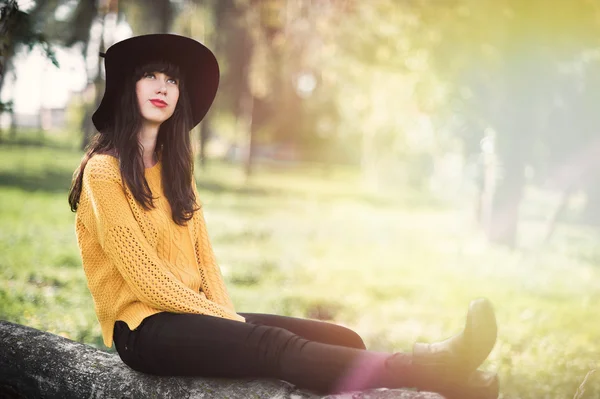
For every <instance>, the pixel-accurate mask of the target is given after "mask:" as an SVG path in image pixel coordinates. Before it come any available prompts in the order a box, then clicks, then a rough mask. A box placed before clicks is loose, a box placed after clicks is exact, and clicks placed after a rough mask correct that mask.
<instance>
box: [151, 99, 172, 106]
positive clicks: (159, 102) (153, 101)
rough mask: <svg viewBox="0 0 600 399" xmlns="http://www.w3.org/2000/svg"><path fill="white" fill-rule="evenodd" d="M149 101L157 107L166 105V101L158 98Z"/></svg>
mask: <svg viewBox="0 0 600 399" xmlns="http://www.w3.org/2000/svg"><path fill="white" fill-rule="evenodd" d="M150 102H151V103H152V104H153V105H154V106H155V107H158V108H164V107H166V106H167V105H168V104H167V103H166V102H164V101H163V100H159V99H152V100H150Z"/></svg>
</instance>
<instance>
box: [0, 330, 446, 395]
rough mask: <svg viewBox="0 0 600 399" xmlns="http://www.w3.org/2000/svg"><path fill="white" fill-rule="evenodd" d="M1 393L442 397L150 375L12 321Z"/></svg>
mask: <svg viewBox="0 0 600 399" xmlns="http://www.w3.org/2000/svg"><path fill="white" fill-rule="evenodd" d="M0 398H3V399H33V398H44V399H54V398H56V399H71V398H73V399H83V398H86V399H100V398H102V399H104V398H111V399H112V398H114V399H138V398H140V399H141V398H143V399H147V398H174V399H180V398H188V399H196V398H207V399H208V398H216V399H220V398H223V399H225V398H227V399H238V398H239V399H248V398H257V399H259V398H270V399H318V398H323V399H325V398H329V399H392V398H394V399H443V397H441V396H440V395H437V394H434V393H428V392H415V391H408V390H397V389H376V390H369V391H364V392H352V393H347V394H340V395H329V396H326V397H321V396H319V395H315V394H313V393H310V392H307V391H303V390H301V389H298V388H296V387H295V386H293V385H291V384H289V383H287V382H284V381H279V380H266V379H244V380H239V379H236V380H234V379H219V378H199V377H194V378H191V377H157V376H151V375H147V374H143V373H139V372H136V371H134V370H132V369H130V368H129V367H128V366H126V365H125V364H124V363H123V362H122V361H121V359H120V358H119V356H118V355H117V354H114V353H108V352H104V351H102V350H99V349H96V348H94V347H92V346H89V345H85V344H81V343H79V342H75V341H72V340H69V339H67V338H63V337H60V336H58V335H55V334H51V333H48V332H43V331H40V330H36V329H34V328H31V327H26V326H23V325H20V324H14V323H10V322H8V321H0Z"/></svg>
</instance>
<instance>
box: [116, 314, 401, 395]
mask: <svg viewBox="0 0 600 399" xmlns="http://www.w3.org/2000/svg"><path fill="white" fill-rule="evenodd" d="M241 315H242V316H244V317H245V318H246V323H242V322H238V321H233V320H228V319H223V318H219V317H212V316H205V315H197V314H175V313H158V314H155V315H153V316H150V317H148V318H146V319H145V320H144V321H143V322H142V324H141V325H140V326H139V327H138V328H136V329H135V330H134V331H131V330H129V328H128V326H127V324H126V323H124V322H122V321H117V322H116V323H115V327H114V342H115V346H116V349H117V352H118V353H119V356H120V357H121V359H122V360H123V362H124V363H125V364H127V365H128V366H129V367H131V368H132V369H134V370H137V371H141V372H144V373H149V374H155V375H165V376H167V375H168V376H202V377H229V378H257V377H258V378H276V379H281V380H285V381H288V382H290V383H292V384H294V385H296V386H298V387H301V388H306V389H311V390H314V391H317V392H325V393H329V392H339V391H348V390H355V389H356V390H358V389H366V388H376V387H387V388H396V387H399V386H402V381H400V380H401V379H402V378H400V377H401V376H391V375H389V373H387V372H386V370H384V369H385V361H386V359H387V358H388V357H389V355H388V354H383V353H376V352H370V351H367V350H365V345H364V343H363V341H362V339H361V338H360V337H359V336H358V334H356V333H355V332H354V331H352V330H349V329H347V328H345V327H341V326H337V325H334V324H330V323H325V322H320V321H312V320H304V319H296V318H292V317H284V316H275V315H266V314H248V313H241Z"/></svg>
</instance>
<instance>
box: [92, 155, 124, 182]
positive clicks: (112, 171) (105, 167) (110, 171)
mask: <svg viewBox="0 0 600 399" xmlns="http://www.w3.org/2000/svg"><path fill="white" fill-rule="evenodd" d="M84 175H88V176H89V177H90V178H108V179H110V180H113V179H116V180H120V179H121V172H120V169H119V160H118V159H117V158H116V157H115V156H114V155H112V154H109V153H97V154H94V155H92V156H91V157H90V159H89V160H88V162H87V164H86V166H85V171H84Z"/></svg>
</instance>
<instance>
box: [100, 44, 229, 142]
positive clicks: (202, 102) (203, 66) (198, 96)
mask: <svg viewBox="0 0 600 399" xmlns="http://www.w3.org/2000/svg"><path fill="white" fill-rule="evenodd" d="M152 61H168V62H172V63H173V64H175V65H177V66H178V67H179V69H180V71H181V76H182V78H183V80H184V82H185V86H186V89H187V90H186V91H187V94H188V97H189V100H190V105H191V109H192V127H193V126H196V125H197V124H198V123H200V121H201V120H202V119H203V118H204V116H205V115H206V113H207V112H208V110H209V109H210V106H211V105H212V103H213V101H214V99H215V96H216V94H217V89H218V87H219V64H218V63H217V59H216V58H215V56H214V54H213V53H212V52H211V51H210V50H209V49H208V48H207V47H206V46H204V45H203V44H202V43H200V42H198V41H196V40H193V39H190V38H188V37H184V36H179V35H172V34H151V35H143V36H136V37H132V38H130V39H126V40H123V41H121V42H118V43H115V44H114V45H112V46H111V47H110V48H109V49H108V50H107V51H106V54H105V56H104V65H105V69H106V89H105V90H104V96H103V97H102V101H101V102H100V106H99V107H98V109H97V110H96V112H94V115H92V122H93V123H94V126H95V127H96V129H97V130H98V131H102V130H103V129H105V128H106V127H108V126H110V124H111V123H112V120H113V118H114V110H115V106H116V103H117V98H118V93H119V90H122V89H123V87H124V86H123V84H124V82H125V79H127V78H128V77H129V76H131V74H132V73H133V71H134V70H135V68H136V67H138V66H140V65H142V64H144V63H147V62H152Z"/></svg>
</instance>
